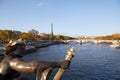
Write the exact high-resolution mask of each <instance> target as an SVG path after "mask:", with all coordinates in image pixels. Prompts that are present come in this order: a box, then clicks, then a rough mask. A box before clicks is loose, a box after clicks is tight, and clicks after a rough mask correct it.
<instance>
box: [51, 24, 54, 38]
mask: <svg viewBox="0 0 120 80" xmlns="http://www.w3.org/2000/svg"><path fill="white" fill-rule="evenodd" d="M53 37H54V36H53V24H51V40H53Z"/></svg>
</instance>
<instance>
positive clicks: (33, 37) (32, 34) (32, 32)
mask: <svg viewBox="0 0 120 80" xmlns="http://www.w3.org/2000/svg"><path fill="white" fill-rule="evenodd" d="M38 34H39V32H38V31H37V30H35V29H31V30H30V31H28V37H29V39H30V40H36V39H37V35H38Z"/></svg>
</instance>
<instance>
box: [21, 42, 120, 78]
mask: <svg viewBox="0 0 120 80" xmlns="http://www.w3.org/2000/svg"><path fill="white" fill-rule="evenodd" d="M71 47H74V48H75V57H74V58H73V59H72V61H71V65H70V70H66V71H65V73H64V74H63V76H62V78H61V80H120V49H114V48H111V47H110V46H109V45H105V44H100V45H94V44H93V43H83V45H79V44H78V43H76V42H71V43H69V44H67V45H64V44H60V45H52V46H49V47H45V48H40V49H38V50H37V51H36V52H34V53H31V54H29V55H26V56H25V57H24V59H26V60H28V61H31V60H45V61H59V60H63V59H64V58H65V56H66V52H67V51H68V50H69V49H70V48H71ZM54 74H55V72H53V73H52V75H51V76H53V75H54ZM22 76H25V77H28V78H30V79H31V80H35V75H31V74H29V75H28V74H23V75H22ZM51 78H52V77H51ZM50 80H52V79H50Z"/></svg>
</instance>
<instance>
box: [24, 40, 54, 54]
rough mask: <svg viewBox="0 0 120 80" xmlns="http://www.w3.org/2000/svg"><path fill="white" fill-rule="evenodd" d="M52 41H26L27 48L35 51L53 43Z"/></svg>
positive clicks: (28, 50) (29, 50)
mask: <svg viewBox="0 0 120 80" xmlns="http://www.w3.org/2000/svg"><path fill="white" fill-rule="evenodd" d="M52 44H53V42H52V41H29V42H27V43H26V45H27V46H26V50H27V52H28V53H29V52H34V51H36V50H37V49H38V48H43V47H47V46H50V45H52Z"/></svg>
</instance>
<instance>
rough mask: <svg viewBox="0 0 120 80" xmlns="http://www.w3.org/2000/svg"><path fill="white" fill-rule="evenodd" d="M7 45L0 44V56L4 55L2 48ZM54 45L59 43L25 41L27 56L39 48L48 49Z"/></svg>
mask: <svg viewBox="0 0 120 80" xmlns="http://www.w3.org/2000/svg"><path fill="white" fill-rule="evenodd" d="M6 44H7V43H1V44H0V54H1V55H2V54H3V53H4V50H3V47H4V45H6ZM54 44H61V42H60V41H50V40H40V41H27V42H26V52H27V54H29V53H32V52H34V51H37V49H39V48H43V47H48V46H50V45H54Z"/></svg>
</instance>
